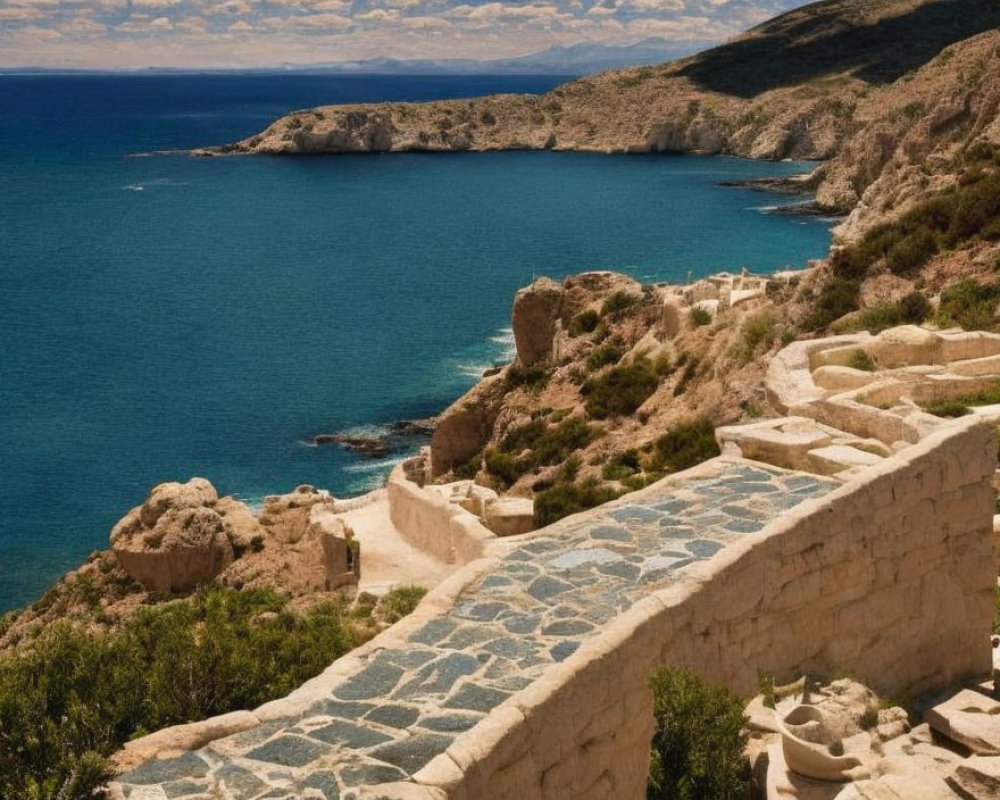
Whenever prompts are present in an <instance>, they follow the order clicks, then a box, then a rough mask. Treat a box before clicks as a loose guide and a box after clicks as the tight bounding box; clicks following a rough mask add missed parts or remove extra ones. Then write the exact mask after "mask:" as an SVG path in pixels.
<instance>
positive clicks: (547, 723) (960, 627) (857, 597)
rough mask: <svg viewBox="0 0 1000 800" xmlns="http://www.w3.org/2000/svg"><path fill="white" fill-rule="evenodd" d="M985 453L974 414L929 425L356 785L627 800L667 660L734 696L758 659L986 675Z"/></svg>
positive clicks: (805, 667)
mask: <svg viewBox="0 0 1000 800" xmlns="http://www.w3.org/2000/svg"><path fill="white" fill-rule="evenodd" d="M995 461H996V439H995V432H994V430H993V429H992V428H991V427H989V426H986V425H982V424H976V423H975V422H974V421H965V420H963V421H960V422H958V423H956V424H955V425H954V426H953V427H950V428H949V429H947V430H944V431H941V432H939V433H935V434H932V435H931V436H929V437H928V438H926V439H925V440H924V441H922V442H920V443H919V444H917V445H914V446H912V447H910V448H908V449H907V450H905V451H904V452H903V453H902V454H900V455H897V456H895V457H892V458H889V459H886V460H885V461H884V462H882V463H880V464H879V465H877V466H875V467H871V468H869V469H867V470H866V471H865V472H863V473H862V474H860V475H858V476H857V477H855V478H854V479H853V480H852V481H851V482H849V483H847V484H845V485H844V486H843V487H842V488H840V489H837V490H835V491H834V492H833V493H831V494H828V495H826V496H825V497H823V498H820V499H816V500H810V501H807V502H806V503H803V504H802V505H801V506H799V507H797V508H796V509H794V510H793V511H792V512H790V513H789V514H788V515H787V516H785V517H784V518H782V519H779V520H777V521H775V522H774V523H772V524H771V525H769V526H768V527H767V528H765V529H764V531H762V532H761V533H760V534H758V535H756V536H753V537H748V539H747V540H746V541H745V542H742V543H740V544H738V545H734V546H732V547H730V548H727V549H725V550H723V551H722V552H721V553H719V555H718V556H717V557H716V558H714V559H712V560H710V561H707V562H705V563H704V564H703V565H701V566H699V567H696V568H693V569H692V570H690V571H689V572H687V573H686V574H685V575H684V577H683V578H681V579H680V580H678V582H677V583H676V584H674V585H672V586H670V587H669V588H667V589H664V590H662V591H659V592H657V593H655V594H653V595H650V596H649V597H647V598H646V599H644V600H642V601H640V602H639V603H637V604H636V605H635V606H633V607H632V609H631V610H629V611H628V612H626V613H625V614H623V615H622V616H621V617H619V618H618V619H617V620H616V621H615V622H614V623H612V624H611V625H610V626H609V627H608V628H606V629H605V630H604V631H603V632H602V633H601V634H600V636H598V637H596V638H594V639H593V640H591V641H589V642H588V643H586V644H585V645H584V646H583V647H581V648H580V650H578V651H577V653H575V654H574V655H573V656H571V657H570V658H569V659H567V660H566V661H565V662H563V663H562V664H560V665H559V666H558V667H556V668H555V669H553V670H551V671H550V672H549V673H547V674H546V675H545V676H544V677H543V678H542V679H540V680H538V681H536V682H535V683H533V684H532V685H530V686H529V687H528V688H526V689H525V690H523V691H521V692H519V693H518V694H516V695H514V696H513V697H511V698H510V699H509V700H507V701H506V702H505V703H503V704H502V705H500V706H498V707H497V708H496V709H494V711H493V712H491V714H490V715H489V716H488V717H487V718H486V719H485V720H483V721H482V722H481V723H479V724H478V725H477V726H476V727H475V728H474V729H473V730H471V731H469V733H468V734H466V735H464V736H462V737H460V738H459V739H458V740H456V741H455V743H454V744H453V745H452V746H451V747H450V748H449V749H448V750H447V751H446V752H445V753H444V754H442V755H440V756H438V757H437V758H435V759H434V760H433V761H431V762H430V763H429V764H428V765H427V766H426V767H425V768H424V769H423V770H421V771H420V772H418V773H417V774H416V775H415V778H416V780H417V782H418V783H417V785H414V784H405V785H404V784H400V785H394V786H382V787H379V788H378V789H375V790H372V791H371V792H370V793H369V794H368V796H369V797H380V798H399V800H403V799H404V798H405V799H406V800H415V798H426V800H431V799H432V798H434V799H435V800H438V799H440V798H450V799H451V800H473V798H489V800H507V799H508V798H509V799H510V800H515V798H516V800H543V799H544V800H563V799H564V798H568V797H572V798H574V800H586V799H587V798H593V799H594V800H598V799H600V800H606V798H611V797H613V798H616V800H640V798H642V797H644V795H645V782H646V772H647V763H648V744H649V741H650V737H651V735H652V729H653V717H652V698H651V695H650V692H649V690H648V689H647V686H646V682H647V679H648V677H649V674H650V672H651V670H653V669H654V668H655V667H657V666H659V665H664V664H670V665H683V666H689V667H691V668H693V669H695V670H696V671H697V672H698V673H700V674H701V675H702V676H703V677H704V678H705V679H707V680H709V681H712V682H717V683H723V684H726V685H728V686H729V687H730V688H731V689H733V690H735V691H737V692H741V693H745V694H749V693H751V692H752V691H753V690H754V689H755V688H756V686H757V680H758V673H759V672H765V673H771V674H773V675H774V676H775V677H776V678H777V679H779V680H786V679H791V678H794V677H796V676H798V675H799V674H800V673H803V672H806V671H828V670H834V669H846V670H849V671H851V672H852V673H853V674H854V675H856V676H857V678H858V679H859V680H861V681H863V682H864V683H866V684H868V685H870V686H872V687H873V688H875V689H876V690H878V691H881V692H884V693H889V694H892V693H898V692H902V691H904V690H911V691H920V690H924V689H932V688H935V687H943V686H945V685H947V684H950V683H954V682H956V681H959V680H962V679H964V678H967V677H970V676H974V675H981V674H986V673H987V672H988V671H989V667H990V654H989V648H988V647H987V645H986V642H987V640H988V635H989V632H990V627H991V623H992V618H993V604H994V591H995V584H996V574H997V559H996V555H997V554H996V553H995V552H994V545H993V536H992V512H993V489H992V476H993V471H994V465H995ZM654 488H655V487H654ZM646 491H650V490H646ZM634 497H635V495H633V498H634ZM456 577H457V576H456Z"/></svg>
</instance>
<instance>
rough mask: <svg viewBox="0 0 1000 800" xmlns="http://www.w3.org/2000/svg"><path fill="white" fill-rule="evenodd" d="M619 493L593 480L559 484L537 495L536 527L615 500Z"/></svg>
mask: <svg viewBox="0 0 1000 800" xmlns="http://www.w3.org/2000/svg"><path fill="white" fill-rule="evenodd" d="M617 496H618V493H617V492H616V491H615V490H614V489H612V488H610V487H608V486H602V485H601V484H600V483H599V482H598V481H597V480H596V479H594V478H591V479H589V480H586V481H583V482H581V483H570V482H564V483H557V484H556V485H555V486H553V487H552V488H551V489H546V490H545V491H543V492H540V493H539V494H536V495H535V525H536V526H537V527H539V528H540V527H542V526H544V525H551V524H552V523H553V522H555V521H557V520H560V519H562V518H563V517H568V516H569V515H570V514H576V513H577V512H578V511H585V510H587V509H588V508H593V507H594V506H599V505H601V504H602V503H607V502H608V501H610V500H614V499H615V498H616V497H617Z"/></svg>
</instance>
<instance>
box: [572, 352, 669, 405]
mask: <svg viewBox="0 0 1000 800" xmlns="http://www.w3.org/2000/svg"><path fill="white" fill-rule="evenodd" d="M659 385H660V376H659V374H657V371H656V368H655V367H654V366H653V364H651V363H650V362H649V360H648V359H645V358H638V359H636V360H635V361H634V362H633V363H631V364H624V365H622V366H619V367H612V368H611V369H609V370H608V371H607V372H605V373H604V374H603V375H599V376H597V377H595V378H591V379H590V380H588V381H586V382H585V383H584V384H583V386H582V387H581V390H580V391H581V393H582V394H583V396H584V397H585V398H586V410H587V415H588V416H590V417H592V418H593V419H607V418H608V417H621V416H627V415H629V414H632V413H634V412H635V410H636V409H637V408H639V406H641V405H642V404H643V403H644V402H646V400H647V399H648V398H649V396H650V395H652V394H653V392H655V391H656V387H657V386H659Z"/></svg>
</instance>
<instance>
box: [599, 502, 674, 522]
mask: <svg viewBox="0 0 1000 800" xmlns="http://www.w3.org/2000/svg"><path fill="white" fill-rule="evenodd" d="M608 516H609V517H611V518H612V519H613V520H615V522H631V523H635V522H659V521H660V519H662V517H663V513H662V512H660V511H657V510H655V509H652V508H646V507H645V506H624V507H623V508H616V509H614V510H613V511H609V512H608Z"/></svg>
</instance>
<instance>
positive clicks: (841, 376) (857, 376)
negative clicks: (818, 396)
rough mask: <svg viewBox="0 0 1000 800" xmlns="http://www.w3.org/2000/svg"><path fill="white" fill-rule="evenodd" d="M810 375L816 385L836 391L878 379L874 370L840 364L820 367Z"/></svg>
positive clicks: (856, 387) (864, 384)
mask: <svg viewBox="0 0 1000 800" xmlns="http://www.w3.org/2000/svg"><path fill="white" fill-rule="evenodd" d="M812 377H813V381H815V382H816V385H817V386H820V387H822V388H823V389H828V390H830V391H836V392H846V391H849V390H851V389H860V388H861V387H862V386H867V385H868V384H869V383H872V382H874V381H876V380H878V379H879V376H878V375H877V374H876V373H874V372H865V371H864V370H860V369H854V368H852V367H841V366H827V367H820V368H819V369H817V370H816V371H815V372H813V374H812Z"/></svg>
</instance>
